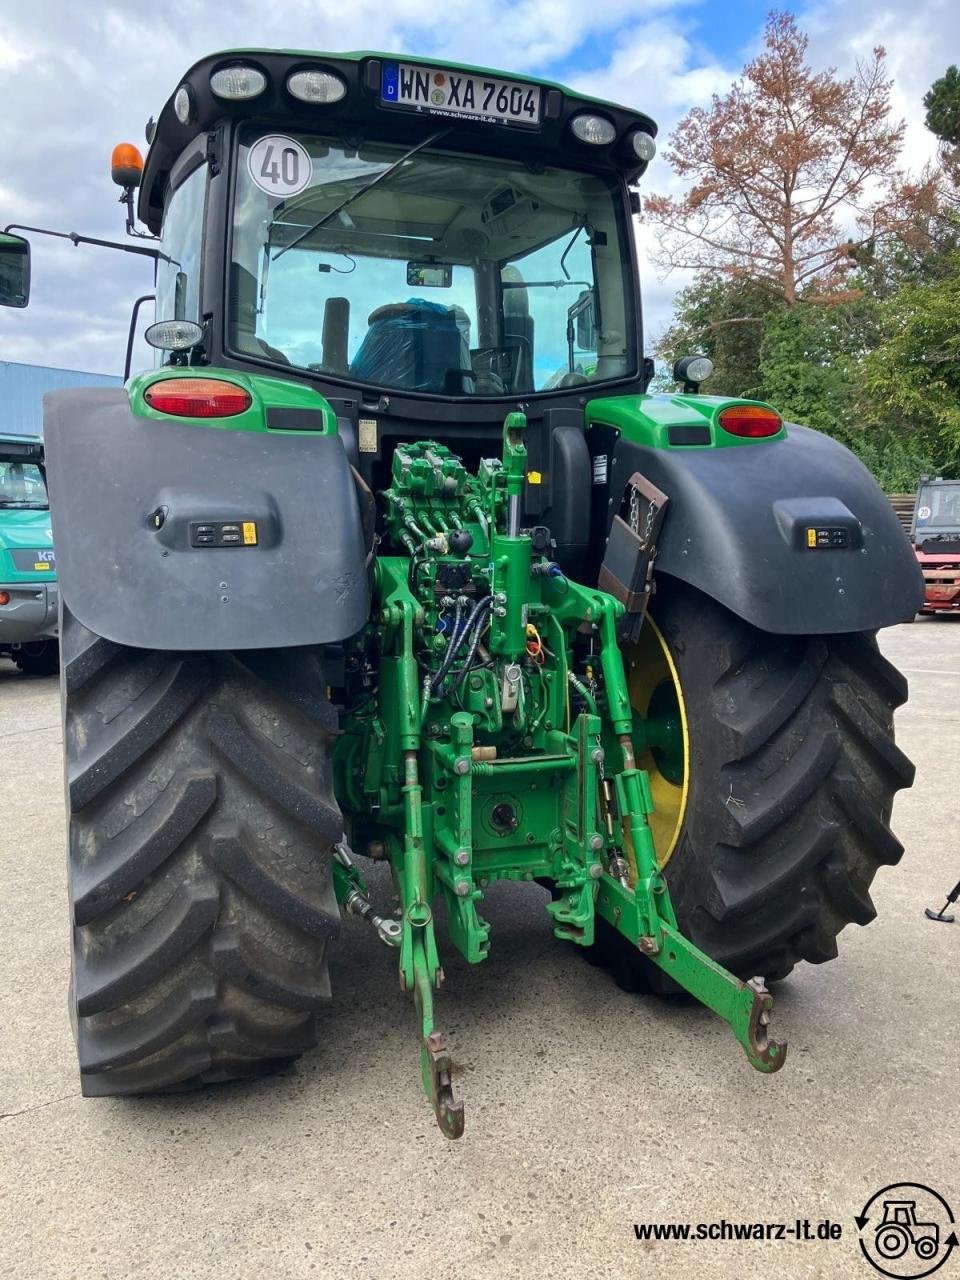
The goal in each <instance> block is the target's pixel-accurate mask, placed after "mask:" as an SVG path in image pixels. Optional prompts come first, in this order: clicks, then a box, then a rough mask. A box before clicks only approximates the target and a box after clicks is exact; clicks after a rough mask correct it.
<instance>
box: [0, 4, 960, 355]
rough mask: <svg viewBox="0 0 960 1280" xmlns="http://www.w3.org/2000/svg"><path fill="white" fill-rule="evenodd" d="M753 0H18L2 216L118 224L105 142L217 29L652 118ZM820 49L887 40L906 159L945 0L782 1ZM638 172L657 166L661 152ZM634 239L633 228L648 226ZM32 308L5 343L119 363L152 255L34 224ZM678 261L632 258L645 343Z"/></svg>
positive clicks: (759, 7)
mask: <svg viewBox="0 0 960 1280" xmlns="http://www.w3.org/2000/svg"><path fill="white" fill-rule="evenodd" d="M769 7H770V5H769V3H762V2H761V0H602V3H600V4H590V3H586V2H585V0H350V2H349V3H347V4H342V3H339V4H332V3H330V0H272V3H270V4H263V3H262V2H261V3H253V0H232V3H231V4H230V5H223V4H213V3H204V2H203V0H166V2H165V3H164V4H163V5H162V7H160V8H158V9H154V8H153V7H152V6H148V5H147V4H145V3H136V4H135V3H114V4H105V3H101V2H100V0H85V3H84V4H83V5H78V4H75V3H72V2H71V3H67V2H66V0H29V2H28V3H22V4H19V5H16V6H14V5H12V4H11V5H7V6H5V13H4V20H3V24H2V26H0V100H2V101H3V102H4V103H5V104H6V109H5V110H4V112H3V113H2V116H0V157H2V160H0V226H5V225H7V224H8V223H11V222H21V223H30V224H33V225H39V226H46V227H51V228H56V229H62V230H67V231H81V232H85V233H87V234H91V235H97V236H104V237H108V238H120V239H122V238H123V217H122V211H121V209H120V208H119V207H118V206H117V204H116V197H117V188H115V187H114V186H113V185H112V183H111V182H110V177H109V156H110V151H111V148H112V146H113V144H114V143H115V142H118V141H123V140H129V141H133V142H136V143H137V144H138V145H140V146H141V147H142V146H143V127H144V123H145V122H146V120H147V118H148V117H149V116H150V115H154V116H155V115H157V114H159V110H160V107H161V106H162V105H163V103H164V101H165V100H166V99H167V98H168V97H169V95H170V94H171V93H172V91H173V90H174V89H175V88H176V86H177V83H178V77H179V75H180V74H181V73H182V72H183V71H184V70H185V69H186V68H187V67H188V66H189V65H190V64H191V63H192V62H194V61H195V60H196V59H197V58H199V57H201V56H202V55H204V54H206V53H210V52H213V51H214V50H219V49H227V48H236V47H240V48H244V47H245V48H251V47H255V46H260V47H280V48H295V49H316V50H330V51H334V50H343V49H379V50H385V51H396V52H410V53H416V54H418V55H419V56H421V57H429V56H431V55H433V56H435V57H442V58H447V59H451V60H461V61H463V62H467V63H472V64H474V65H486V66H493V67H504V68H506V69H508V70H510V71H513V72H517V73H522V72H528V73H531V74H535V75H538V76H542V77H545V78H548V79H556V80H560V81H563V82H565V83H567V84H570V85H573V86H575V87H578V88H581V89H584V90H586V91H588V92H591V93H594V94H597V95H598V96H600V97H608V98H611V99H614V100H619V101H620V102H623V103H625V104H627V105H630V106H636V107H638V108H641V109H642V110H644V111H646V112H647V113H648V114H650V115H652V116H653V117H654V118H655V119H656V120H657V121H658V123H659V124H660V127H661V135H660V137H661V144H662V142H663V140H664V139H665V138H666V136H667V134H668V133H669V132H670V129H671V128H672V126H673V125H674V124H675V123H676V121H677V120H678V119H679V118H680V117H681V116H682V115H683V114H684V112H686V111H687V110H689V108H690V107H692V106H695V105H697V104H703V103H706V102H707V101H709V97H710V95H711V93H714V92H722V91H723V90H725V89H726V88H727V87H728V85H729V84H730V81H731V80H732V79H733V78H734V77H735V75H736V74H737V73H738V72H739V70H740V68H741V67H742V66H743V63H744V61H746V60H747V59H749V58H750V57H751V56H752V54H753V53H754V52H755V51H756V48H757V45H758V42H759V38H760V32H761V29H762V26H763V22H764V18H765V16H766V12H767V10H768V8H769ZM794 12H795V13H796V14H797V16H798V18H799V19H800V21H801V24H802V25H803V26H804V27H805V28H806V30H807V31H808V32H809V34H810V37H811V49H810V57H811V61H812V62H813V63H814V64H815V65H816V66H818V67H825V66H837V67H838V68H839V69H840V70H841V71H844V72H849V71H850V70H851V68H852V67H853V65H854V63H855V60H856V58H857V56H858V55H864V54H866V53H868V52H869V50H870V49H871V47H872V46H873V45H875V44H878V43H880V44H883V45H885V46H886V48H887V51H888V54H889V67H890V71H891V73H892V74H893V76H894V78H895V85H896V91H895V106H896V109H897V112H898V114H900V115H901V116H903V117H904V118H905V119H906V120H907V122H908V134H907V154H906V156H905V161H906V162H907V163H908V164H909V165H910V167H916V168H919V167H920V165H921V164H922V163H923V161H924V160H925V159H926V158H927V157H928V156H929V155H930V154H931V153H932V151H933V147H932V145H931V140H930V137H929V135H928V134H927V133H926V131H925V130H924V128H923V123H922V121H923V106H922V99H923V94H924V92H925V91H926V89H927V88H928V87H929V85H930V83H931V81H933V80H934V79H936V78H937V77H938V76H939V75H942V74H943V71H944V70H945V68H946V66H947V65H948V64H949V63H950V62H957V61H960V5H957V4H956V0H815V2H814V3H813V4H812V5H809V6H803V5H800V6H798V7H796V8H795V9H794ZM644 181H645V183H646V184H647V186H648V188H649V189H664V188H666V187H667V186H668V184H669V174H668V171H667V167H666V165H665V164H663V163H662V162H661V161H656V162H654V164H653V165H652V166H651V168H650V170H649V171H648V173H647V175H646V178H645V180H644ZM640 234H641V244H642V242H643V240H644V239H645V237H646V233H645V232H644V231H641V233H640ZM33 246H34V262H33V292H32V298H31V303H30V307H29V309H28V310H26V311H0V359H3V360H22V361H27V362H30V363H35V364H50V365H57V366H60V367H62V368H74V369H89V370H95V371H97V372H102V373H119V372H121V371H122V364H123V352H124V346H125V342H126V334H127V326H128V321H129V315H130V306H131V303H132V300H133V299H134V298H135V297H136V296H137V295H138V294H142V293H149V292H151V291H152V270H151V268H150V265H149V263H147V262H146V261H145V260H138V259H136V258H133V257H132V256H127V255H120V254H113V253H109V252H107V251H104V250H97V249H93V248H83V247H81V248H73V247H72V246H70V245H69V244H64V243H63V242H58V241H54V240H49V239H44V238H43V237H35V238H34V241H33ZM682 284H683V280H681V279H678V278H676V277H670V278H668V279H666V280H659V279H658V278H657V276H656V273H655V272H654V271H653V270H652V268H649V267H648V268H646V269H645V270H644V271H643V288H644V297H645V310H646V317H647V320H646V324H647V346H648V348H649V347H650V345H651V344H652V342H653V340H654V339H655V338H656V335H657V333H658V332H659V331H660V330H661V329H662V328H663V327H664V326H665V324H666V323H667V322H668V321H669V318H670V311H671V299H672V297H673V294H674V292H675V290H676V289H677V288H678V287H680V286H681V285H682Z"/></svg>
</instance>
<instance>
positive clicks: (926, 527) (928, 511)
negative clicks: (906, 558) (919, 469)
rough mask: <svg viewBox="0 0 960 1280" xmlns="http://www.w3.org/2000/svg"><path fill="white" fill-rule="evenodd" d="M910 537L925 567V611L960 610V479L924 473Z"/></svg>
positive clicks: (923, 567)
mask: <svg viewBox="0 0 960 1280" xmlns="http://www.w3.org/2000/svg"><path fill="white" fill-rule="evenodd" d="M910 540H911V542H912V543H913V549H914V551H915V552H916V556H917V560H918V561H919V562H920V568H921V569H922V571H923V580H924V600H923V608H922V610H921V612H922V613H945V612H956V611H958V610H960V480H944V479H943V478H942V477H941V476H937V478H936V479H931V478H930V477H929V476H921V477H920V486H919V489H918V491H917V501H916V504H915V506H914V509H913V520H912V522H911V525H910Z"/></svg>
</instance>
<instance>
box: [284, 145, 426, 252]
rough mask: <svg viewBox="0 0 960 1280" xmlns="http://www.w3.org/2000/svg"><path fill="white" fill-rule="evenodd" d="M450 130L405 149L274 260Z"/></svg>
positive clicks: (293, 247) (285, 247) (287, 246)
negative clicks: (391, 162)
mask: <svg viewBox="0 0 960 1280" xmlns="http://www.w3.org/2000/svg"><path fill="white" fill-rule="evenodd" d="M449 132H450V130H449V129H441V130H440V131H439V132H438V133H434V134H431V135H430V137H429V138H424V140H423V142H418V143H417V145H416V146H415V147H411V148H410V150H409V151H405V152H404V153H403V155H402V156H400V157H399V158H398V159H397V160H394V162H393V164H390V165H387V167H386V169H384V170H383V172H382V173H378V174H377V176H376V177H375V178H371V180H370V181H369V182H368V183H367V184H366V186H364V187H361V188H360V190H359V191H354V193H353V194H352V195H349V196H347V198H346V200H341V201H340V203H339V204H338V205H337V206H336V208H334V209H331V210H330V211H329V213H325V214H324V215H323V216H322V217H321V218H319V219H318V220H317V221H316V222H315V223H314V224H313V226H312V227H307V229H306V231H301V232H300V234H299V235H298V236H297V237H296V239H294V240H291V241H290V243H289V244H285V245H284V246H283V248H282V249H278V250H277V252H276V253H275V254H274V255H273V261H274V262H276V260H277V259H278V258H282V257H283V255H284V254H285V253H286V252H287V251H288V250H289V249H295V248H296V247H297V245H298V244H300V243H301V242H302V241H304V240H306V238H307V236H312V235H313V234H314V232H315V231H319V230H320V228H321V227H325V226H326V225H327V223H328V222H330V221H332V219H333V218H335V217H336V216H337V214H338V213H342V212H343V211H344V209H346V208H347V207H348V206H349V205H351V204H353V203H354V202H355V201H357V200H359V199H360V197H361V196H365V195H366V194H367V192H368V191H372V190H373V188H374V187H377V186H379V185H380V183H381V182H386V180H387V178H390V177H392V176H393V174H395V173H396V172H397V170H398V169H399V168H400V167H401V165H404V164H406V162H407V161H408V160H409V159H410V157H411V156H415V155H416V154H417V152H418V151H422V150H423V148H424V147H429V146H431V144H432V143H434V142H439V141H440V139H441V138H445V137H446V136H447V134H448V133H449Z"/></svg>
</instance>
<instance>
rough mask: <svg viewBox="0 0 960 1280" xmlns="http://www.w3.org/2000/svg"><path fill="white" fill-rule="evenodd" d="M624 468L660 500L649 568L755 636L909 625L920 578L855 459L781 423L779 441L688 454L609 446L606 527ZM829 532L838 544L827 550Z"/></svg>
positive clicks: (919, 596)
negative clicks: (660, 520) (663, 509)
mask: <svg viewBox="0 0 960 1280" xmlns="http://www.w3.org/2000/svg"><path fill="white" fill-rule="evenodd" d="M601 430H603V428H601ZM635 471H639V472H641V473H642V474H643V475H644V476H646V477H647V479H648V480H651V481H652V482H653V483H654V484H655V485H656V486H657V488H659V489H662V490H663V492H664V493H666V494H667V496H668V498H669V506H668V509H667V513H666V519H665V521H664V525H663V529H662V531H661V535H660V540H659V550H658V553H657V558H656V565H655V568H656V573H657V574H658V575H660V574H670V575H671V576H672V577H675V578H679V579H681V580H682V581H684V582H687V583H689V584H690V585H691V586H693V587H696V588H697V589H698V590H700V591H703V592H704V593H705V594H706V595H708V596H711V597H712V598H713V599H714V600H717V601H719V603H720V604H722V605H724V606H726V608H728V609H730V610H731V611H732V612H733V613H735V614H737V615H738V616H739V617H741V618H744V619H745V620H746V621H747V622H750V623H752V624H753V625H754V626H756V627H759V628H761V629H762V630H763V631H771V632H775V633H778V634H784V635H827V634H831V633H834V632H846V631H873V630H876V629H879V628H880V627H888V626H891V625H892V624H893V623H896V622H903V621H905V620H907V619H909V618H912V617H913V616H914V614H915V613H916V612H917V610H918V609H919V608H920V606H921V604H922V603H923V578H922V575H921V573H920V570H919V568H918V566H917V561H916V557H915V556H914V554H913V550H912V548H911V546H910V544H909V542H908V541H907V539H906V538H905V537H904V533H903V529H902V527H901V525H900V522H899V520H898V519H897V516H896V514H895V513H894V511H893V508H892V507H891V505H890V502H889V501H888V499H887V498H886V496H885V495H884V493H883V492H882V490H881V489H880V488H879V487H878V485H877V482H876V481H875V480H874V478H873V476H872V475H871V474H870V472H869V471H868V470H867V468H866V467H865V466H864V465H863V464H862V463H861V462H860V461H859V459H858V458H856V457H855V456H854V455H853V454H852V453H851V452H850V451H849V450H848V449H845V448H844V447H843V445H841V444H838V443H837V441H835V440H832V439H831V438H830V437H829V436H825V435H823V434H822V433H821V432H819V431H811V430H810V429H808V428H807V427H800V426H794V425H789V426H788V435H787V436H786V438H785V439H783V440H777V441H771V442H769V443H763V444H756V445H744V446H740V447H734V448H726V449H691V450H690V451H689V452H686V451H684V450H682V449H651V448H647V447H645V446H640V445H637V444H634V443H632V442H630V441H627V440H623V439H620V440H619V441H618V442H617V444H616V446H615V449H614V453H613V465H612V467H611V475H610V480H609V494H610V499H611V503H610V505H609V506H608V511H609V513H610V514H609V518H608V521H607V523H608V526H609V523H610V521H612V518H613V516H614V515H615V514H616V513H617V510H618V503H619V500H620V496H621V495H622V494H623V492H624V490H625V489H626V486H627V482H628V481H629V479H630V477H631V475H632V474H633V473H634V472H635ZM811 529H812V530H814V535H813V536H814V539H815V540H816V545H814V546H810V545H808V541H809V539H810V534H809V530H811ZM818 531H826V534H825V535H824V536H823V537H818ZM834 531H842V532H840V533H836V532H834ZM831 536H832V537H834V538H835V541H839V542H842V543H843V545H840V546H836V545H833V546H832V545H829V539H830V537H831Z"/></svg>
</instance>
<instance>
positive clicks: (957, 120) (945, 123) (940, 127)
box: [923, 67, 960, 147]
mask: <svg viewBox="0 0 960 1280" xmlns="http://www.w3.org/2000/svg"><path fill="white" fill-rule="evenodd" d="M923 105H924V107H926V110H927V114H926V117H925V123H926V126H927V128H928V129H929V130H930V132H931V133H935V134H936V135H937V137H938V138H939V139H940V141H941V142H945V143H946V144H947V145H948V146H951V147H958V146H960V71H958V70H957V68H956V67H947V69H946V71H945V72H944V74H943V75H942V76H941V77H940V79H939V80H935V81H934V82H933V84H932V85H931V86H930V89H929V91H928V92H927V93H926V95H925V96H924V99H923Z"/></svg>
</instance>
